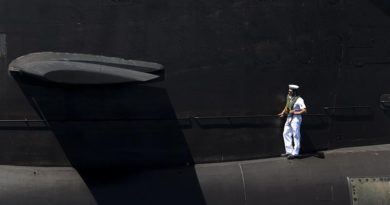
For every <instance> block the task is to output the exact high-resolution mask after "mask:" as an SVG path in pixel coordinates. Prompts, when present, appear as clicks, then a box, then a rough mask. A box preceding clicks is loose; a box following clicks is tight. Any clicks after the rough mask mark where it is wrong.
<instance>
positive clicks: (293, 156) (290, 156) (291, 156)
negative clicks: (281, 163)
mask: <svg viewBox="0 0 390 205" xmlns="http://www.w3.org/2000/svg"><path fill="white" fill-rule="evenodd" d="M295 158H298V156H297V155H289V156H287V159H295Z"/></svg>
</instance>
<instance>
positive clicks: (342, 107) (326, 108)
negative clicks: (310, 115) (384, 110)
mask: <svg viewBox="0 0 390 205" xmlns="http://www.w3.org/2000/svg"><path fill="white" fill-rule="evenodd" d="M356 108H357V109H366V108H367V109H370V108H371V107H370V106H339V107H324V108H323V109H324V110H329V109H333V110H336V109H343V110H346V109H356Z"/></svg>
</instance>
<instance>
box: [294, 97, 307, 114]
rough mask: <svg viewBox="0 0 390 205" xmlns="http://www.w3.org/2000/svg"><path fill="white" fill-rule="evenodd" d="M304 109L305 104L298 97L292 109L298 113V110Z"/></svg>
mask: <svg viewBox="0 0 390 205" xmlns="http://www.w3.org/2000/svg"><path fill="white" fill-rule="evenodd" d="M305 108H306V105H305V102H304V101H303V99H302V98H301V97H298V99H297V101H296V102H295V104H294V106H293V109H294V110H295V111H300V110H302V109H305Z"/></svg>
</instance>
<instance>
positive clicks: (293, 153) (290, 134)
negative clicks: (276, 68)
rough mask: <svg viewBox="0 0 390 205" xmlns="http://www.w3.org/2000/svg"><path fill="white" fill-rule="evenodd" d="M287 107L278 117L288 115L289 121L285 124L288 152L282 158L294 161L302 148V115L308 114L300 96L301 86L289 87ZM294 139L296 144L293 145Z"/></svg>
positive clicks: (285, 145)
mask: <svg viewBox="0 0 390 205" xmlns="http://www.w3.org/2000/svg"><path fill="white" fill-rule="evenodd" d="M288 88H289V89H288V95H287V102H286V106H285V107H284V109H283V111H282V112H281V113H279V114H278V115H279V116H280V117H283V116H284V115H286V114H287V120H286V123H285V124H284V130H283V139H284V147H285V150H286V153H285V154H282V156H284V157H287V158H288V159H294V158H296V157H297V156H298V155H299V149H300V146H301V143H300V141H301V132H300V129H301V123H302V114H303V113H305V112H306V105H305V102H304V101H303V99H302V98H301V97H300V96H299V95H298V89H299V86H297V85H289V86H288ZM293 139H294V144H293Z"/></svg>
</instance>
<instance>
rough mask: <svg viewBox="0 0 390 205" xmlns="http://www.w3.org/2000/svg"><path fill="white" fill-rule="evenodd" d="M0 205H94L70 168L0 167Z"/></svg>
mask: <svg viewBox="0 0 390 205" xmlns="http://www.w3.org/2000/svg"><path fill="white" fill-rule="evenodd" d="M0 193H1V194H0V204H7V205H13V204H40V205H43V204H47V205H53V204H56V205H60V204H64V205H69V204H88V205H90V204H91V205H92V204H97V203H96V201H95V199H94V197H93V195H92V194H91V192H90V191H89V189H88V187H87V186H86V185H85V183H84V181H83V179H82V178H81V177H80V175H79V174H78V173H77V171H76V170H75V169H73V168H71V167H24V166H6V165H0Z"/></svg>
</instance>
